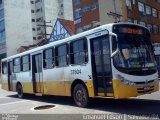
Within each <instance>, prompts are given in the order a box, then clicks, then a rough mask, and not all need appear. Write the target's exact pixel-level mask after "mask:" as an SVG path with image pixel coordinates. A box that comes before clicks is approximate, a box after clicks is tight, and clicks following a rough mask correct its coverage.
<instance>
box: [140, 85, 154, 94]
mask: <svg viewBox="0 0 160 120" xmlns="http://www.w3.org/2000/svg"><path fill="white" fill-rule="evenodd" d="M153 90H154V86H150V87H149V89H148V90H145V88H138V89H137V91H138V93H148V92H152V91H153Z"/></svg>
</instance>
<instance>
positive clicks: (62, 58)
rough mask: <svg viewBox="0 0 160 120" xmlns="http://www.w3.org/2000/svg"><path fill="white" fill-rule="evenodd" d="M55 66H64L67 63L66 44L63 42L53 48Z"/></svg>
mask: <svg viewBox="0 0 160 120" xmlns="http://www.w3.org/2000/svg"><path fill="white" fill-rule="evenodd" d="M55 54H56V55H55V59H56V66H59V67H64V66H67V65H68V57H67V55H68V45H67V44H63V45H60V46H57V47H56V48H55Z"/></svg>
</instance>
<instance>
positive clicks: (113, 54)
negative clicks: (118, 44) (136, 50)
mask: <svg viewBox="0 0 160 120" xmlns="http://www.w3.org/2000/svg"><path fill="white" fill-rule="evenodd" d="M118 52H119V49H117V50H116V51H114V52H113V53H112V55H111V57H112V58H113V57H114V56H115V55H116V54H117V53H118Z"/></svg>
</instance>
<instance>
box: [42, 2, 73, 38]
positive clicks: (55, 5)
mask: <svg viewBox="0 0 160 120" xmlns="http://www.w3.org/2000/svg"><path fill="white" fill-rule="evenodd" d="M61 4H63V7H62V8H61ZM44 11H45V12H44V14H45V17H44V18H45V21H46V22H51V23H47V25H51V26H53V27H54V24H55V22H56V20H57V18H62V19H67V20H73V6H72V0H61V1H59V0H44ZM60 12H63V15H60V14H59V13H60ZM52 29H53V28H52V27H47V33H48V34H51V32H52ZM48 37H49V36H48Z"/></svg>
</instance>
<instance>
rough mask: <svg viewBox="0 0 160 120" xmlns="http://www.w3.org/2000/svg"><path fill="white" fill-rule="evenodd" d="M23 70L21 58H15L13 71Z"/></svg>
mask: <svg viewBox="0 0 160 120" xmlns="http://www.w3.org/2000/svg"><path fill="white" fill-rule="evenodd" d="M20 71H21V63H20V58H15V59H14V60H13V72H14V73H18V72H20Z"/></svg>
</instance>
